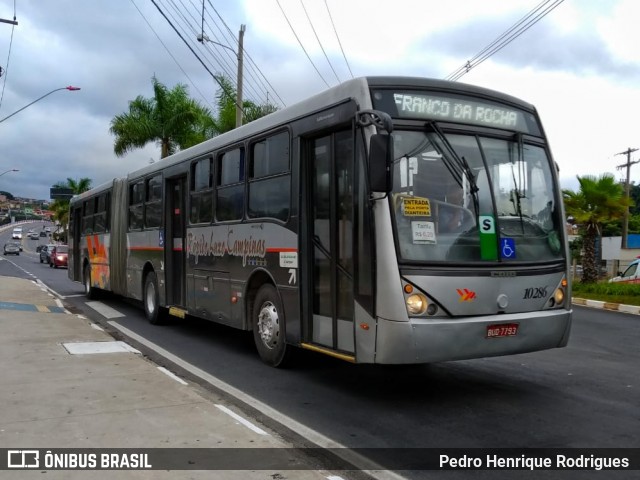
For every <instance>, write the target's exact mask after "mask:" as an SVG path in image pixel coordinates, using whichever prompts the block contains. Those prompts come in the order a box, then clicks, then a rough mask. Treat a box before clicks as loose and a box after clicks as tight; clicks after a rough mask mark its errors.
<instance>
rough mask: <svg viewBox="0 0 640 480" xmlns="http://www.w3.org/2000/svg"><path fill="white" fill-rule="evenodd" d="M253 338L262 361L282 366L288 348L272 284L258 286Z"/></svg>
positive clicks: (286, 358)
mask: <svg viewBox="0 0 640 480" xmlns="http://www.w3.org/2000/svg"><path fill="white" fill-rule="evenodd" d="M252 317H253V318H252V324H253V340H254V342H255V344H256V348H257V350H258V354H259V355H260V358H261V359H262V361H263V362H264V363H266V364H267V365H271V366H273V367H284V366H285V364H286V362H287V360H288V357H289V355H288V354H289V351H290V349H287V342H286V335H285V325H284V324H285V322H284V310H283V308H282V302H281V301H280V297H279V295H278V291H277V290H276V289H275V287H274V286H273V285H270V284H266V285H263V286H262V287H260V290H258V293H257V295H256V298H255V300H254V302H253V310H252Z"/></svg>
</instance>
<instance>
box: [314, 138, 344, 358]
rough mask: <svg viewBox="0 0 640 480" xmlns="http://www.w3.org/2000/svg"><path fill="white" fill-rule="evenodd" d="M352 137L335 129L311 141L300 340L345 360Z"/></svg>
mask: <svg viewBox="0 0 640 480" xmlns="http://www.w3.org/2000/svg"><path fill="white" fill-rule="evenodd" d="M353 145H354V140H353V133H352V130H351V129H349V130H341V131H338V132H333V133H331V134H329V135H326V136H322V137H318V138H314V139H311V141H310V142H309V146H308V147H309V148H308V150H307V152H308V155H309V156H310V162H308V163H307V165H308V169H309V170H308V176H309V177H310V181H309V182H308V183H307V185H309V186H310V191H309V195H308V196H307V198H308V213H309V216H308V218H310V219H311V220H312V221H310V222H307V225H308V227H307V228H308V238H309V243H308V245H309V246H310V247H311V248H310V249H309V252H310V256H309V257H310V259H309V260H310V263H309V265H308V272H309V274H308V276H309V277H310V278H308V279H307V280H308V284H309V290H308V295H307V298H308V299H309V301H308V304H309V305H307V312H309V310H311V314H310V315H307V318H308V319H309V323H307V329H306V339H307V341H308V340H309V338H310V340H311V343H312V345H314V346H320V347H325V348H328V349H330V350H332V351H336V352H338V353H343V354H346V355H347V356H348V357H349V356H351V355H352V354H353V353H354V326H353V322H354V314H353V312H354V307H353V305H354V299H353V238H352V237H353V192H354V188H353V187H354V185H353V182H354V180H353V172H354V167H353V166H354V154H353Z"/></svg>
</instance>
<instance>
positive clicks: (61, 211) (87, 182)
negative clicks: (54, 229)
mask: <svg viewBox="0 0 640 480" xmlns="http://www.w3.org/2000/svg"><path fill="white" fill-rule="evenodd" d="M91 183H92V180H91V179H90V178H87V177H83V178H81V179H80V180H74V179H73V178H67V180H66V181H64V182H58V183H56V184H55V185H54V188H69V189H71V191H72V192H73V194H74V195H79V194H81V193H82V192H86V191H87V190H89V189H90V188H91ZM69 200H70V199H68V198H57V199H55V200H54V201H53V202H51V205H49V210H51V211H52V212H53V219H54V220H55V221H57V222H59V223H60V225H62V229H63V234H62V236H63V237H64V238H63V240H64V241H66V239H67V226H68V225H69Z"/></svg>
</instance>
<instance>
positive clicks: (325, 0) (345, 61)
mask: <svg viewBox="0 0 640 480" xmlns="http://www.w3.org/2000/svg"><path fill="white" fill-rule="evenodd" d="M324 5H325V6H326V7H327V13H328V14H329V20H331V26H332V27H333V31H334V33H335V34H336V38H337V39H338V45H340V51H341V52H342V57H343V58H344V63H346V64H347V68H348V69H349V73H350V74H351V78H353V72H352V71H351V66H350V65H349V61H348V60H347V56H346V55H345V54H344V49H343V48H342V42H341V41H340V36H339V35H338V31H337V30H336V26H335V24H334V23H333V17H332V16H331V11H330V10H329V4H328V3H327V0H324Z"/></svg>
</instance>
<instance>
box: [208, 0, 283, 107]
mask: <svg viewBox="0 0 640 480" xmlns="http://www.w3.org/2000/svg"><path fill="white" fill-rule="evenodd" d="M207 3H208V4H209V6H210V7H211V8H212V9H213V11H214V12H215V13H216V15H217V16H218V18H219V19H220V21H221V22H222V24H223V25H224V26H225V28H226V29H227V31H228V32H229V33H231V29H230V28H229V26H228V25H227V24H226V22H225V21H224V18H222V16H221V15H220V14H219V13H218V10H216V8H215V7H214V6H213V5H212V4H211V0H207ZM234 40H235V42H236V43H237V39H235V37H234ZM243 51H244V54H245V56H246V58H247V60H249V63H250V64H252V65H253V66H254V67H255V68H256V70H257V71H258V72H259V73H260V75H261V76H262V78H264V80H265V81H266V82H267V85H269V87H270V88H271V91H272V92H273V93H274V94H275V96H276V97H278V99H279V100H280V103H281V104H282V105H284V106H286V104H285V102H284V101H283V100H282V98H280V95H278V92H277V91H276V89H275V88H273V85H271V82H269V79H268V78H267V77H266V76H265V75H264V73H262V70H260V67H258V65H257V64H256V63H255V62H254V61H253V59H252V58H251V56H250V55H249V53H248V52H247V51H246V49H243Z"/></svg>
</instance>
